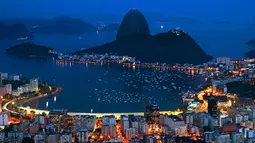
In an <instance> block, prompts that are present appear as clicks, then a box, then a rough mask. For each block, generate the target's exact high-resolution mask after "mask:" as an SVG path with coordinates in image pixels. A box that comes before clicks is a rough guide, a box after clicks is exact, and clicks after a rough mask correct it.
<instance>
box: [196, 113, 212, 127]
mask: <svg viewBox="0 0 255 143" xmlns="http://www.w3.org/2000/svg"><path fill="white" fill-rule="evenodd" d="M208 117H209V116H208V114H207V113H203V112H200V113H197V114H196V115H194V125H195V126H197V127H199V128H203V127H205V126H209V119H208Z"/></svg>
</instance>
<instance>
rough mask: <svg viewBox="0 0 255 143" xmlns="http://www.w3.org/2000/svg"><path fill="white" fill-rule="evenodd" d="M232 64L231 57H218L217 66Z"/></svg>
mask: <svg viewBox="0 0 255 143" xmlns="http://www.w3.org/2000/svg"><path fill="white" fill-rule="evenodd" d="M230 63H231V61H230V58H229V57H218V58H217V64H225V65H229V64H230Z"/></svg>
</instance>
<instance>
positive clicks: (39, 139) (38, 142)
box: [34, 134, 46, 143]
mask: <svg viewBox="0 0 255 143" xmlns="http://www.w3.org/2000/svg"><path fill="white" fill-rule="evenodd" d="M34 140H35V143H44V142H45V141H46V137H45V135H44V134H37V135H35V137H34Z"/></svg>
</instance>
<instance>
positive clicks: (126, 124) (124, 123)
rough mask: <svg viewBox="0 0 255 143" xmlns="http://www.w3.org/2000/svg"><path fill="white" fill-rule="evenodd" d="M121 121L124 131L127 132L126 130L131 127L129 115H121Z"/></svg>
mask: <svg viewBox="0 0 255 143" xmlns="http://www.w3.org/2000/svg"><path fill="white" fill-rule="evenodd" d="M120 123H121V130H122V132H125V130H126V129H128V128H129V120H128V117H127V116H121V119H120Z"/></svg>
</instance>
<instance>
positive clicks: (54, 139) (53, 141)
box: [48, 134, 60, 143]
mask: <svg viewBox="0 0 255 143" xmlns="http://www.w3.org/2000/svg"><path fill="white" fill-rule="evenodd" d="M59 141H60V137H59V135H57V134H50V135H49V136H48V143H59Z"/></svg>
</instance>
